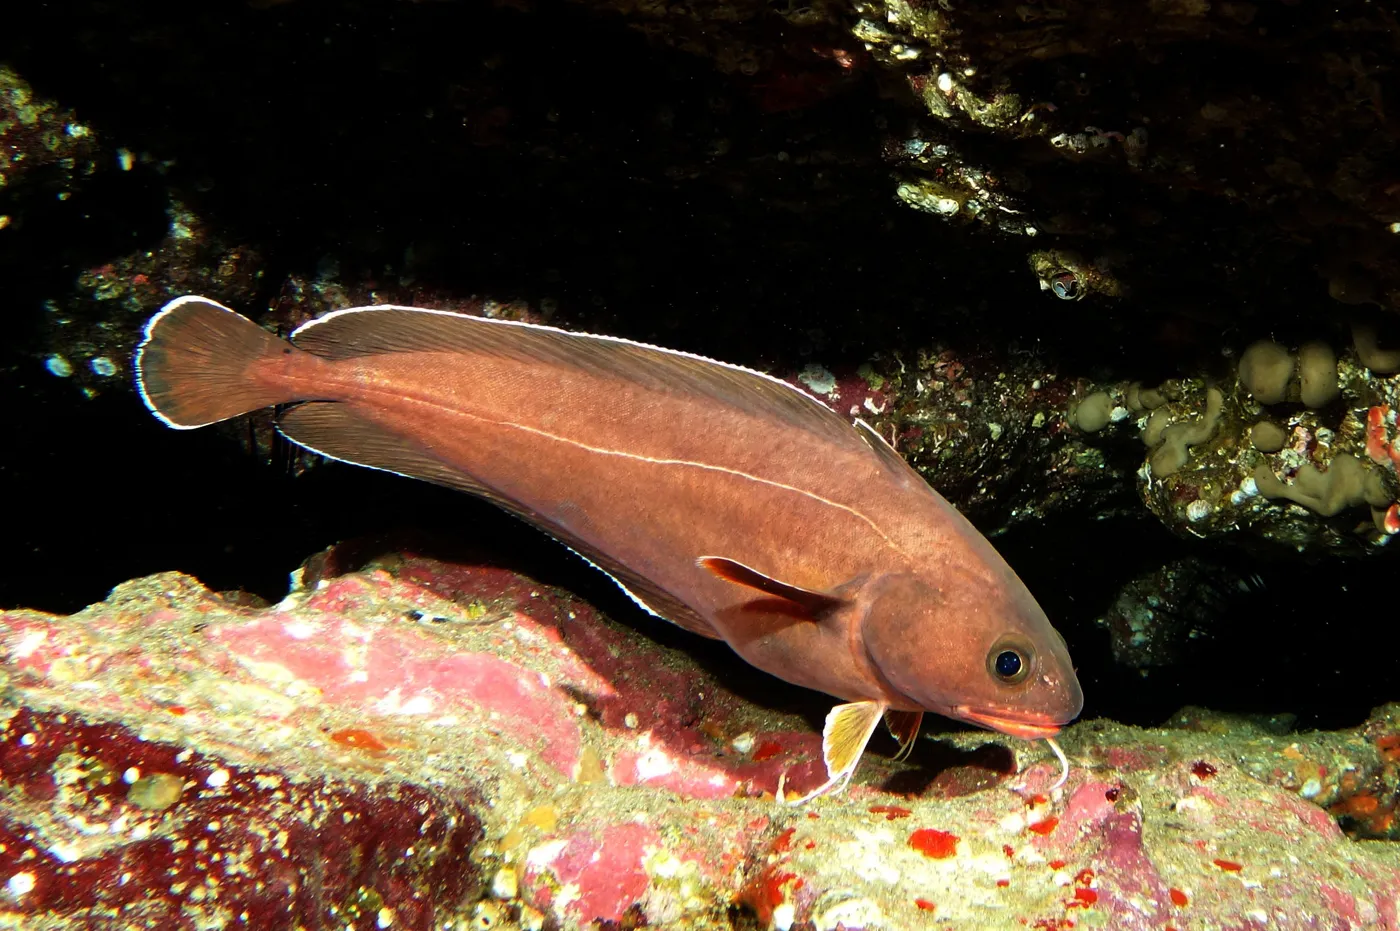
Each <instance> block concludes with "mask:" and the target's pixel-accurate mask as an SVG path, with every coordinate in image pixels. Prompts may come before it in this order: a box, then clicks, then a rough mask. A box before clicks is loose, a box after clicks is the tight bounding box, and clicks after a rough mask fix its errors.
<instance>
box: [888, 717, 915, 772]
mask: <svg viewBox="0 0 1400 931" xmlns="http://www.w3.org/2000/svg"><path fill="white" fill-rule="evenodd" d="M923 720H924V713H923V712H922V711H895V710H893V709H891V710H889V711H886V712H885V727H886V728H888V729H889V732H890V736H891V737H893V738H894V739H895V740H897V741H899V752H898V753H896V754H895V755H894V758H895V759H896V760H904V759H908V757H909V754H910V753H911V752H913V750H914V740H915V738H917V737H918V736H919V725H920V724H922V723H923Z"/></svg>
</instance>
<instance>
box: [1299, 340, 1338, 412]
mask: <svg viewBox="0 0 1400 931" xmlns="http://www.w3.org/2000/svg"><path fill="white" fill-rule="evenodd" d="M1298 384H1299V386H1300V387H1301V390H1302V391H1301V399H1302V402H1303V403H1304V404H1305V405H1307V406H1308V407H1314V408H1316V407H1324V406H1326V405H1327V404H1328V403H1330V402H1331V401H1332V400H1333V399H1334V398H1336V397H1337V396H1338V395H1340V394H1341V393H1342V389H1341V386H1340V385H1338V384H1337V354H1336V353H1334V352H1333V351H1332V347H1331V346H1328V345H1327V344H1326V343H1323V342H1311V343H1304V344H1303V345H1302V346H1300V347H1299V348H1298Z"/></svg>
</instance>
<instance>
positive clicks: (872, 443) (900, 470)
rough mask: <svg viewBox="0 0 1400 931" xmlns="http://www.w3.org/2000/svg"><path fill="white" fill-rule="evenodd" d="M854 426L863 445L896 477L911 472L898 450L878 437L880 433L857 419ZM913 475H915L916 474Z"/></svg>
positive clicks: (887, 441) (909, 466)
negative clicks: (863, 441)
mask: <svg viewBox="0 0 1400 931" xmlns="http://www.w3.org/2000/svg"><path fill="white" fill-rule="evenodd" d="M855 425H856V431H857V432H858V433H860V437H861V439H863V440H865V445H866V446H869V447H870V448H871V450H873V451H874V453H875V455H877V456H879V457H880V461H881V462H883V463H884V464H885V467H886V468H888V469H889V470H890V471H892V472H894V473H895V474H896V475H903V474H905V473H908V472H910V471H912V470H913V468H914V467H913V466H911V465H910V464H909V463H908V461H907V460H906V459H905V458H904V457H903V456H901V455H900V454H899V450H897V449H895V448H894V447H893V446H891V445H890V442H889V440H887V439H885V438H884V437H883V436H881V435H880V431H878V430H876V429H875V428H874V427H872V426H870V424H868V423H866V422H865V421H864V420H861V419H860V418H859V417H857V418H856V420H855ZM914 474H915V475H917V474H918V473H917V472H916V473H914ZM921 478H922V477H921Z"/></svg>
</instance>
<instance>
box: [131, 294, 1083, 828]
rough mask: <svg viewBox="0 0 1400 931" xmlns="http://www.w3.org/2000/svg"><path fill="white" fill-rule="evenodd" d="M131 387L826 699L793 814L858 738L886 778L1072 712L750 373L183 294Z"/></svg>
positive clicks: (1059, 690)
mask: <svg viewBox="0 0 1400 931" xmlns="http://www.w3.org/2000/svg"><path fill="white" fill-rule="evenodd" d="M134 370H135V373H136V387H137V389H138V391H139V394H140V396H141V399H142V400H143V401H144V402H145V404H146V406H147V407H148V408H149V409H150V411H151V412H152V413H153V414H155V416H156V417H157V418H159V419H160V420H161V421H162V422H164V423H165V424H166V425H167V426H170V427H173V428H176V429H180V430H193V429H197V428H200V427H204V426H208V425H210V424H213V423H217V422H219V421H223V420H228V419H230V418H233V417H237V416H240V415H242V414H245V413H248V412H251V411H256V410H260V409H262V408H267V407H277V408H279V411H278V413H277V428H278V430H279V431H280V432H281V433H282V434H283V435H284V436H285V437H286V438H287V439H288V440H290V441H291V442H293V443H295V444H297V445H299V446H302V447H304V448H305V449H307V450H309V451H311V452H313V453H318V454H320V455H322V456H325V457H327V458H328V459H334V460H339V461H342V462H347V463H353V464H356V465H361V466H366V467H368V468H372V469H380V470H383V471H386V472H392V473H395V474H398V475H402V476H407V477H411V478H416V479H421V480H423V481H428V482H433V483H435V484H438V485H442V486H446V487H448V488H453V489H457V490H459V491H463V492H466V493H468V494H472V495H476V496H478V497H480V498H484V499H486V500H488V501H491V502H493V503H495V504H496V505H498V506H500V507H502V508H504V509H505V510H507V511H509V512H511V513H513V514H515V515H516V516H518V517H520V518H522V519H524V520H525V521H527V522H529V523H530V524H533V525H534V526H535V527H537V528H539V529H540V530H542V531H544V532H546V533H548V534H550V535H551V536H553V537H555V538H556V539H558V540H559V541H561V542H563V543H564V544H566V545H567V546H569V547H570V548H572V549H573V550H574V551H575V552H577V553H578V554H579V555H580V556H582V557H583V558H584V559H586V560H588V561H589V562H590V563H592V564H593V565H594V566H596V567H597V568H598V569H600V570H601V571H603V572H605V573H607V574H608V575H609V576H611V577H612V579H613V580H614V581H615V582H616V583H617V584H618V585H619V586H621V588H622V589H623V591H624V592H626V593H627V595H628V596H630V597H631V598H632V600H634V601H635V602H636V603H637V604H638V605H639V606H640V607H641V608H643V609H644V610H646V611H648V612H649V613H651V614H654V615H656V616H658V617H661V618H664V619H665V620H667V621H670V622H672V623H674V624H676V625H678V626H680V627H683V628H685V629H686V630H689V631H692V632H693V633H696V634H699V635H701V636H704V637H710V638H714V639H719V640H723V641H725V642H726V643H727V644H728V645H729V646H730V647H731V648H732V649H733V650H734V652H735V653H736V654H737V655H738V656H739V657H740V658H742V659H743V660H744V661H746V662H747V663H749V664H750V665H751V666H753V667H755V668H757V669H760V670H763V671H764V672H767V673H769V674H771V675H774V676H777V677H778V678H779V679H783V680H785V681H787V682H791V683H794V684H796V685H800V686H805V687H807V688H810V689H815V690H817V691H820V692H824V693H826V694H828V695H830V696H832V697H834V698H836V699H838V700H839V701H840V704H837V705H836V706H835V707H833V708H832V710H831V711H830V713H829V714H828V715H827V717H826V721H825V725H824V727H823V730H822V755H823V762H824V763H825V766H826V774H827V778H826V781H825V782H824V783H823V784H821V785H820V786H817V787H816V788H815V789H813V790H811V791H810V792H808V793H806V794H805V795H803V796H801V797H799V798H796V799H795V800H794V801H793V803H802V802H806V801H809V800H810V799H812V798H816V797H817V796H820V795H823V794H826V793H828V792H831V791H840V790H842V789H844V787H845V786H846V784H847V783H848V782H849V781H850V779H851V777H852V775H853V774H854V773H855V770H856V767H857V764H858V763H859V761H860V759H861V757H862V755H863V754H864V752H865V749H866V746H867V744H868V743H869V741H870V739H871V736H872V735H873V734H874V732H875V730H876V727H877V726H878V724H879V723H880V722H881V721H882V720H883V721H884V722H885V724H886V727H887V728H888V729H889V731H890V733H891V734H892V735H893V736H894V738H895V739H896V741H897V742H898V744H899V753H900V754H901V755H903V754H907V753H908V752H909V751H910V750H911V749H912V747H913V745H914V741H915V739H916V737H917V735H918V732H919V728H920V725H921V723H922V720H923V716H924V714H926V713H933V714H938V715H941V716H943V717H945V718H951V719H954V720H956V721H960V722H964V723H967V724H972V725H975V726H978V727H982V728H988V729H991V730H995V731H999V732H1002V733H1005V734H1008V735H1012V736H1016V737H1021V738H1025V739H1037V738H1045V739H1047V740H1049V739H1050V738H1053V737H1054V735H1055V734H1057V733H1058V732H1059V730H1060V728H1062V727H1063V726H1064V725H1066V724H1068V723H1069V722H1070V721H1072V720H1073V719H1074V718H1075V717H1077V716H1078V715H1079V712H1080V710H1081V709H1082V707H1083V694H1082V692H1081V689H1080V686H1079V681H1078V679H1077V678H1076V676H1075V672H1074V666H1073V664H1072V662H1071V660H1070V656H1069V651H1068V648H1067V647H1066V644H1065V641H1064V638H1063V637H1061V636H1060V634H1059V632H1058V631H1056V630H1055V628H1054V627H1053V626H1052V625H1051V623H1050V621H1049V619H1048V618H1047V617H1046V615H1045V612H1044V611H1043V610H1042V609H1041V607H1040V605H1039V604H1038V603H1037V602H1036V600H1035V598H1034V597H1033V596H1032V594H1031V593H1030V591H1029V590H1028V589H1027V588H1026V586H1025V585H1024V584H1023V583H1022V581H1021V580H1020V579H1019V578H1018V577H1017V575H1016V574H1015V572H1014V571H1013V570H1012V569H1011V567H1010V566H1009V565H1007V563H1006V561H1005V560H1003V559H1002V558H1001V556H1000V555H999V554H998V553H997V551H996V550H995V549H994V548H993V547H992V545H991V544H990V543H989V542H988V541H987V539H986V538H985V537H984V536H982V534H981V533H979V532H978V531H977V529H976V528H975V527H973V525H972V524H971V523H970V522H968V520H967V519H966V518H965V517H963V516H962V515H961V514H960V513H958V511H957V510H956V509H955V508H954V507H953V506H952V505H951V504H949V503H948V502H947V501H946V500H945V499H944V498H943V497H942V496H941V495H939V494H938V492H937V491H935V490H934V489H933V488H932V487H931V486H930V485H929V484H928V483H927V482H926V481H924V479H923V478H922V477H921V476H920V475H919V474H918V473H917V472H915V471H914V469H913V468H912V467H910V466H909V464H908V463H907V462H905V460H904V459H903V457H901V456H900V455H899V453H898V452H897V451H896V450H895V449H894V448H893V447H892V446H891V445H890V444H889V443H887V442H886V441H885V440H884V439H883V438H882V437H881V436H880V435H879V434H878V433H877V432H876V431H875V430H874V429H872V428H871V427H870V426H868V425H867V424H865V423H864V422H862V421H857V422H855V423H851V422H849V421H847V420H845V419H844V418H842V417H841V416H840V415H839V414H837V413H836V412H834V411H833V410H831V409H830V408H828V407H827V406H826V405H824V404H823V403H821V402H820V401H819V400H818V399H816V398H815V397H813V396H811V395H809V394H807V393H805V392H803V391H801V390H800V389H798V388H796V387H795V386H793V385H790V384H788V383H787V382H784V381H782V380H781V379H778V378H775V377H773V376H770V375H767V374H765V373H762V372H759V371H755V370H752V369H747V368H743V367H741V366H737V365H730V364H728V363H724V362H718V361H715V360H712V359H708V358H704V357H702V356H697V355H692V354H690V353H686V352H680V351H676V350H671V349H663V348H660V347H657V346H651V345H647V344H644V343H639V342H633V341H631V340H627V339H622V338H618V337H613V336H599V335H591V334H585V333H576V332H570V331H566V330H561V329H556V328H553V327H548V326H541V325H537V324H530V323H521V322H515V321H507V320H497V319H490V318H485V317H475V316H470V315H466V314H459V313H453V312H449V311H444V310H434V309H429V308H420V307H407V306H397V305H388V304H385V305H376V306H369V307H351V308H346V309H342V310H334V311H331V312H329V313H327V314H325V315H323V316H321V317H319V318H316V319H314V320H311V321H309V322H307V323H304V324H302V325H301V326H300V327H299V328H297V329H296V330H295V331H294V332H292V333H291V334H290V335H289V336H288V337H287V338H286V339H283V338H281V337H279V336H277V335H275V334H274V333H272V332H270V331H268V330H266V329H264V328H262V327H261V326H259V325H258V324H256V323H255V322H253V321H252V320H251V319H249V318H248V317H246V316H243V315H242V314H239V313H237V312H236V311H234V310H232V309H230V308H228V307H225V306H223V305H222V304H219V303H217V302H215V301H212V300H209V299H208V298H204V297H198V296H194V295H188V296H184V297H179V298H176V299H174V300H172V301H170V302H169V303H168V304H166V305H165V306H164V307H163V308H162V309H161V310H160V311H159V312H157V313H156V314H155V315H154V316H152V317H151V319H150V320H149V321H148V322H147V324H146V326H145V329H144V333H143V337H142V339H141V342H140V345H139V346H138V347H137V349H136V353H135V358H134ZM284 405H285V406H284ZM1049 742H1050V744H1051V746H1052V748H1053V749H1054V750H1055V752H1056V755H1057V756H1058V757H1059V758H1060V760H1061V763H1062V764H1064V766H1065V772H1066V773H1067V772H1068V762H1067V760H1066V759H1065V757H1064V755H1063V753H1062V752H1061V751H1060V750H1059V748H1058V746H1056V745H1055V744H1054V742H1053V740H1050V741H1049ZM1063 778H1064V777H1063V776H1062V777H1061V781H1063ZM779 800H780V801H788V800H787V799H786V798H785V797H784V796H783V794H782V789H781V787H780V788H779Z"/></svg>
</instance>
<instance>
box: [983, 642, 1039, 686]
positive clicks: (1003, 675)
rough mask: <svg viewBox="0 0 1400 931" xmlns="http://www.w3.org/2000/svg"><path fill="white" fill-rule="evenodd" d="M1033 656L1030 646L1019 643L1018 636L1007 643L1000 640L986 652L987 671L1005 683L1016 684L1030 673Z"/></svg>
mask: <svg viewBox="0 0 1400 931" xmlns="http://www.w3.org/2000/svg"><path fill="white" fill-rule="evenodd" d="M1034 658H1035V654H1034V653H1033V652H1031V649H1030V647H1029V646H1027V645H1024V644H1022V643H1020V642H1019V638H1016V639H1015V640H1013V641H1012V642H1009V643H1008V642H1007V640H1002V641H1000V642H999V643H997V644H996V645H995V646H993V647H992V649H991V650H990V651H989V652H988V653H987V671H988V672H990V673H991V674H992V675H993V676H994V677H996V679H997V681H999V682H1001V683H1003V684H1005V685H1016V684H1017V683H1019V682H1023V681H1025V679H1026V677H1027V676H1029V675H1030V672H1031V666H1032V665H1034Z"/></svg>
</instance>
